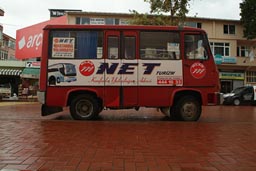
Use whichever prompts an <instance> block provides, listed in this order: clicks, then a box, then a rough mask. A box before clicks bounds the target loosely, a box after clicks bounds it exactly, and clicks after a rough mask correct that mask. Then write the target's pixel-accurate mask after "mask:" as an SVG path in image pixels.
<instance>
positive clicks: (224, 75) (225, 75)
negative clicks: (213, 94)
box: [219, 72, 244, 80]
mask: <svg viewBox="0 0 256 171" xmlns="http://www.w3.org/2000/svg"><path fill="white" fill-rule="evenodd" d="M219 78H220V79H230V80H244V73H236V72H220V73H219Z"/></svg>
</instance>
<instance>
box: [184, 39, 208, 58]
mask: <svg viewBox="0 0 256 171" xmlns="http://www.w3.org/2000/svg"><path fill="white" fill-rule="evenodd" d="M184 41H185V58H186V59H192V60H195V59H202V60H207V59H208V55H207V51H206V48H205V43H204V39H203V36H202V35H199V34H195V35H192V34H189V35H185V40H184Z"/></svg>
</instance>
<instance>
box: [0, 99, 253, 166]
mask: <svg viewBox="0 0 256 171" xmlns="http://www.w3.org/2000/svg"><path fill="white" fill-rule="evenodd" d="M28 109H29V110H28ZM38 109H40V108H39V106H38V104H26V105H16V106H6V105H5V106H0V112H1V114H0V115H2V116H3V115H9V118H7V119H6V118H5V119H4V118H3V117H2V116H1V118H0V169H2V170H5V171H7V170H11V169H12V170H40V171H47V170H57V171H62V170H66V171H73V170H77V171H255V170H256V144H255V142H256V136H255V135H256V124H255V119H256V117H255V114H256V112H255V113H254V110H255V109H254V108H253V107H241V108H234V107H211V108H209V109H208V108H205V109H204V110H203V115H202V118H201V119H200V121H199V122H195V123H184V122H174V121H167V120H166V119H165V118H164V117H163V116H162V115H161V114H159V113H158V114H157V113H155V112H153V110H151V109H143V110H142V111H141V112H140V113H142V114H141V115H139V116H137V115H136V116H135V113H137V112H133V110H128V111H124V112H122V114H121V116H117V112H118V111H105V112H104V113H103V114H102V118H101V119H99V120H96V121H86V122H84V121H73V120H71V119H70V117H69V116H68V115H67V113H68V112H67V111H65V112H63V113H61V114H57V115H52V116H49V117H46V118H41V117H40V116H39V113H40V111H38ZM228 111H229V113H227V112H228ZM11 112H15V113H11ZM126 112H128V113H130V114H131V115H128V114H125V113H126ZM137 114H138V113H137ZM241 114H243V115H244V116H243V117H240V116H241ZM22 115H25V116H24V117H22ZM239 115H240V116H239ZM214 116H215V117H214ZM235 116H236V117H235ZM245 116H246V117H245ZM15 118H16V119H15ZM131 118H133V119H131ZM222 118H223V119H222ZM246 118H247V119H246ZM252 118H254V119H252Z"/></svg>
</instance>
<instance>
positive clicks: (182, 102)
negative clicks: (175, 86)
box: [172, 96, 202, 121]
mask: <svg viewBox="0 0 256 171" xmlns="http://www.w3.org/2000/svg"><path fill="white" fill-rule="evenodd" d="M201 112H202V107H201V104H200V102H199V100H198V99H197V98H195V97H193V96H183V97H181V98H180V99H179V100H178V101H177V102H176V103H175V104H174V106H173V110H172V115H173V116H174V118H177V119H179V120H181V121H197V120H198V119H199V118H200V116H201Z"/></svg>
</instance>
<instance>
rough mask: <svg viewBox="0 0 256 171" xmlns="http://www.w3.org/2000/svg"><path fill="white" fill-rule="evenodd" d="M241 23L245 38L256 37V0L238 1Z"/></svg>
mask: <svg viewBox="0 0 256 171" xmlns="http://www.w3.org/2000/svg"><path fill="white" fill-rule="evenodd" d="M240 9H241V13H240V16H241V23H242V25H243V27H244V37H246V38H247V39H254V38H256V1H255V0H243V2H242V3H240Z"/></svg>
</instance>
